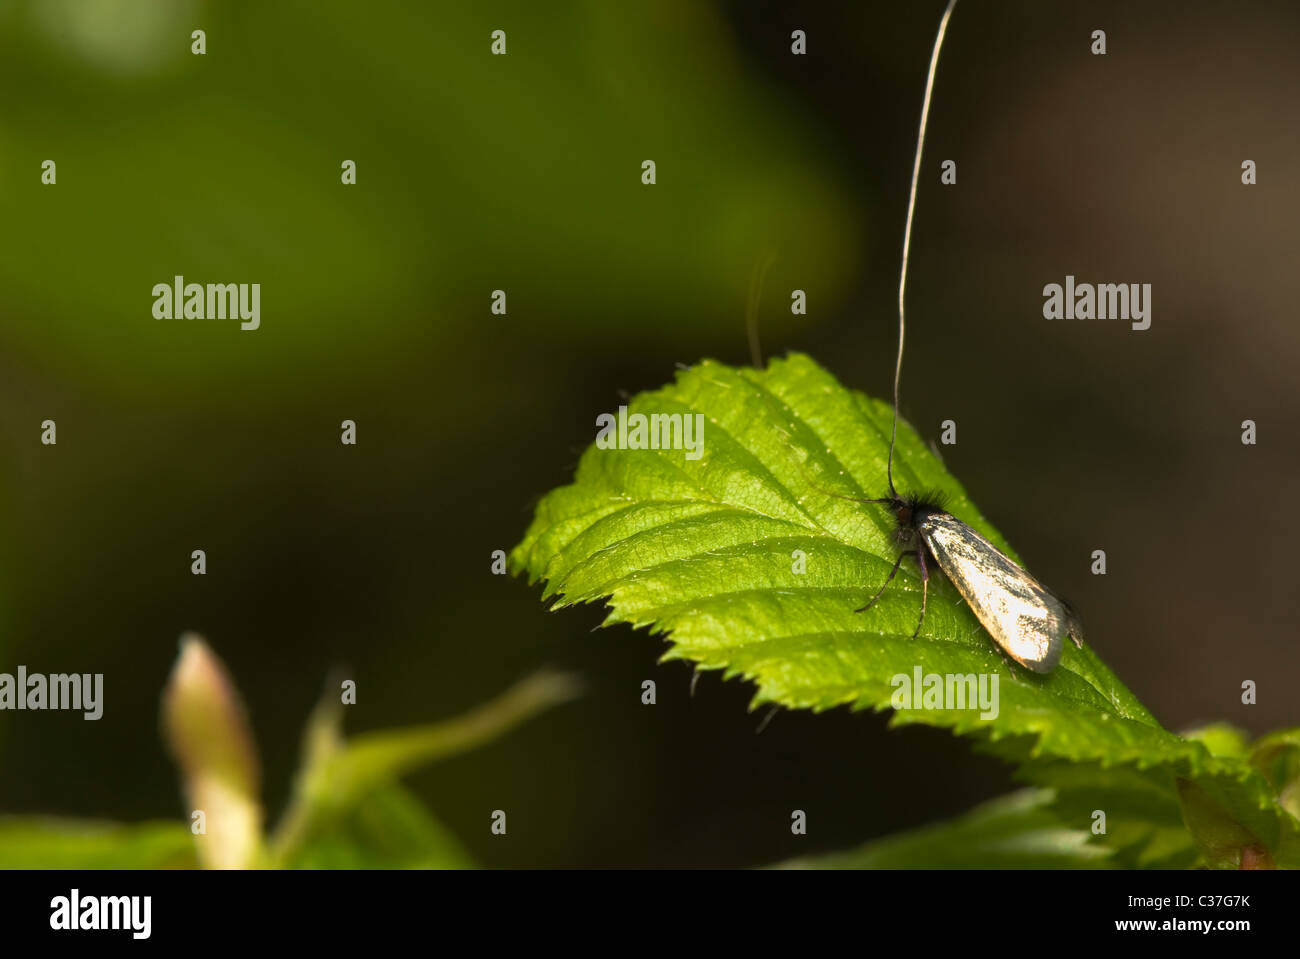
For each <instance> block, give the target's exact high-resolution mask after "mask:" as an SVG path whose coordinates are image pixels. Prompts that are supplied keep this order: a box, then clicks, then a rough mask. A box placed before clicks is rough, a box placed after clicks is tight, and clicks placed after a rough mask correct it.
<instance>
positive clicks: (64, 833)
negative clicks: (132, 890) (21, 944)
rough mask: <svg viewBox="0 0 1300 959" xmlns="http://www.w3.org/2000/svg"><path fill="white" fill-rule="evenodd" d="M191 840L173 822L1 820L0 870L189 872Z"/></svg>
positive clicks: (21, 818) (11, 818) (182, 826)
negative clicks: (146, 870) (126, 824)
mask: <svg viewBox="0 0 1300 959" xmlns="http://www.w3.org/2000/svg"><path fill="white" fill-rule="evenodd" d="M195 864H196V860H195V851H194V839H193V837H192V836H191V835H190V831H189V829H187V828H186V827H185V826H184V825H182V824H180V823H175V822H146V823H140V824H138V825H131V826H124V825H120V824H118V823H111V822H97V821H89V820H81V819H60V818H56V817H45V816H6V817H3V818H0V869H193V868H194V866H195Z"/></svg>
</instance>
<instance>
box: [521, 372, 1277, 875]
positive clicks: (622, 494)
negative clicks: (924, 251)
mask: <svg viewBox="0 0 1300 959" xmlns="http://www.w3.org/2000/svg"><path fill="white" fill-rule="evenodd" d="M628 414H629V416H632V415H635V414H645V415H647V416H651V415H655V414H667V415H675V414H682V415H691V414H702V416H703V420H704V424H705V425H704V442H703V452H702V455H700V456H699V457H698V458H695V459H691V458H688V457H687V456H686V455H685V454H684V451H683V450H681V449H676V450H673V449H664V450H655V449H600V448H598V447H596V446H592V447H591V448H589V449H588V450H587V451H586V453H585V454H584V455H583V457H582V459H581V461H580V463H579V465H578V472H577V477H576V480H575V482H574V483H573V484H572V485H570V486H565V487H563V488H560V489H557V490H555V491H553V492H551V493H550V494H548V495H547V496H546V497H545V498H544V499H543V500H542V502H541V503H540V505H539V506H538V509H537V513H536V516H535V518H534V520H533V522H532V524H531V526H530V527H529V529H528V531H527V533H526V534H525V536H524V539H523V541H522V542H521V543H520V544H519V545H518V546H517V547H516V548H515V550H514V551H513V553H512V556H511V559H512V563H513V565H514V567H515V569H516V570H524V571H527V573H528V575H529V577H530V579H531V580H532V581H537V580H545V581H546V588H545V592H544V597H548V598H553V599H554V603H553V608H556V609H558V608H561V607H564V606H567V605H570V604H573V603H586V602H594V601H598V600H602V599H606V600H608V603H609V606H610V612H609V615H608V617H607V618H606V620H605V625H612V624H615V623H630V624H631V625H633V626H634V627H641V626H647V627H649V628H650V629H651V631H653V632H656V633H663V634H665V635H666V637H667V638H668V640H669V642H670V643H671V647H670V649H669V651H668V652H667V653H666V654H665V657H664V658H665V659H688V660H692V661H694V662H695V663H696V664H697V665H698V667H699V668H702V669H721V670H724V671H725V675H726V676H727V677H733V676H737V677H742V678H744V679H747V680H751V681H753V683H754V684H755V686H756V693H755V696H754V700H753V705H754V706H757V705H759V704H762V703H768V702H770V703H778V704H780V705H783V706H787V707H790V708H808V709H813V710H823V709H829V708H831V707H834V706H839V705H848V706H850V707H851V708H853V709H873V710H883V709H885V708H886V707H889V706H890V705H891V695H892V694H893V692H894V689H895V686H894V684H893V680H894V677H896V676H899V675H905V676H911V675H912V674H913V671H914V669H916V668H918V667H919V668H920V669H921V670H922V672H923V673H925V674H934V673H937V674H960V675H967V674H980V673H997V674H998V675H999V679H1000V682H999V698H1000V708H999V711H998V714H997V716H996V717H995V718H992V719H983V718H981V716H980V713H979V711H978V710H968V709H910V710H900V711H897V712H895V713H894V716H893V719H892V722H893V723H894V724H895V725H899V724H905V723H925V724H929V725H934V726H945V727H949V728H951V729H952V730H953V731H954V732H956V733H960V734H963V735H967V736H971V737H974V738H975V739H976V740H977V741H978V742H979V743H980V745H981V747H982V748H984V749H986V750H989V751H991V752H994V753H996V754H998V755H1000V756H1002V757H1004V758H1006V759H1008V760H1011V761H1013V762H1016V763H1018V764H1020V765H1022V766H1023V767H1024V768H1023V772H1024V775H1025V776H1026V777H1027V778H1030V779H1034V780H1037V781H1039V782H1041V783H1043V784H1044V785H1047V786H1054V785H1056V783H1055V782H1053V779H1054V778H1058V777H1062V776H1063V774H1062V769H1069V768H1070V767H1071V765H1077V766H1078V767H1080V768H1088V769H1090V770H1092V772H1093V773H1094V774H1096V775H1098V776H1101V777H1102V778H1101V780H1099V781H1101V782H1105V783H1106V786H1107V789H1108V790H1111V792H1110V793H1109V795H1111V796H1113V797H1114V798H1116V799H1117V800H1118V799H1120V798H1123V797H1128V798H1133V795H1134V794H1133V793H1132V792H1131V791H1132V790H1133V789H1135V788H1138V783H1137V782H1136V781H1126V780H1124V779H1123V778H1122V777H1118V776H1117V777H1116V778H1115V780H1114V781H1113V782H1110V781H1108V777H1109V770H1113V769H1115V768H1116V767H1120V766H1123V767H1125V768H1126V769H1127V770H1129V771H1130V772H1136V773H1137V774H1138V775H1139V777H1140V778H1141V780H1142V785H1141V788H1142V789H1146V788H1151V789H1155V790H1157V792H1158V795H1159V797H1160V799H1161V802H1158V803H1153V804H1152V805H1151V806H1150V812H1149V814H1144V813H1143V808H1144V807H1143V806H1142V804H1141V803H1140V802H1139V803H1136V804H1125V805H1123V807H1122V812H1121V816H1120V819H1121V820H1122V825H1123V826H1124V828H1123V829H1122V830H1121V833H1122V835H1121V836H1119V837H1107V838H1105V839H1103V841H1106V842H1108V844H1109V845H1111V847H1112V848H1113V849H1117V850H1119V851H1121V852H1123V853H1124V854H1125V855H1127V856H1128V857H1129V860H1130V861H1131V862H1133V863H1135V864H1156V863H1165V862H1170V861H1178V862H1183V861H1184V860H1186V859H1187V858H1188V856H1189V855H1190V854H1189V850H1190V849H1191V848H1192V846H1191V844H1190V843H1189V842H1188V836H1187V832H1186V829H1185V828H1184V829H1179V827H1178V825H1177V823H1175V822H1173V821H1172V810H1173V809H1175V808H1177V809H1180V810H1182V812H1183V814H1184V816H1186V814H1187V811H1188V810H1187V807H1186V802H1187V801H1188V800H1189V797H1192V796H1193V795H1195V797H1196V799H1197V802H1196V804H1195V808H1196V809H1197V810H1199V813H1198V815H1197V817H1196V822H1195V823H1193V822H1190V821H1189V822H1188V823H1187V825H1188V826H1190V827H1191V830H1192V834H1193V836H1195V837H1196V838H1198V839H1206V840H1208V845H1207V843H1206V842H1202V843H1200V850H1201V853H1202V854H1203V855H1204V856H1205V858H1206V861H1208V862H1210V863H1211V864H1213V865H1230V864H1231V863H1230V862H1229V861H1227V860H1225V859H1224V858H1223V856H1222V849H1223V848H1224V847H1225V839H1224V837H1225V836H1227V835H1231V837H1232V838H1233V840H1236V839H1242V840H1245V841H1248V842H1249V841H1254V842H1259V843H1262V844H1263V845H1264V846H1265V847H1267V848H1268V849H1271V850H1273V851H1274V852H1275V853H1278V852H1279V851H1281V850H1283V849H1287V848H1290V846H1291V844H1292V839H1291V838H1290V837H1292V836H1294V834H1295V832H1296V825H1297V824H1296V820H1295V818H1294V816H1292V815H1291V814H1289V813H1287V812H1286V811H1284V810H1283V809H1282V808H1281V807H1280V806H1279V805H1278V803H1277V801H1276V795H1277V790H1276V789H1275V788H1274V787H1273V786H1272V785H1271V784H1270V783H1269V781H1268V779H1267V778H1266V777H1265V775H1263V774H1261V772H1260V771H1259V770H1258V769H1256V768H1255V767H1254V766H1253V765H1252V764H1251V762H1250V761H1249V760H1248V759H1247V758H1246V754H1245V746H1244V744H1241V743H1237V745H1236V748H1235V749H1229V748H1227V745H1228V744H1229V743H1232V742H1236V740H1234V739H1233V737H1232V736H1230V735H1227V734H1225V733H1224V732H1223V730H1221V729H1216V730H1214V731H1213V734H1212V735H1211V736H1209V737H1203V738H1204V741H1202V738H1197V737H1180V736H1177V735H1175V734H1173V733H1171V732H1169V731H1167V730H1165V729H1164V728H1162V727H1161V726H1160V724H1159V723H1158V722H1157V721H1156V720H1155V718H1154V717H1153V716H1152V715H1151V713H1150V712H1148V711H1147V709H1146V708H1145V707H1144V706H1143V705H1142V704H1141V703H1140V702H1138V700H1137V699H1136V697H1134V695H1133V694H1132V693H1131V692H1130V691H1129V690H1128V689H1127V688H1125V686H1124V685H1123V684H1122V683H1121V682H1120V681H1119V680H1118V679H1117V678H1116V676H1115V674H1114V673H1112V672H1111V671H1110V669H1109V668H1108V667H1107V666H1106V665H1105V664H1104V663H1103V662H1102V661H1101V660H1100V659H1099V658H1098V657H1097V655H1096V654H1095V652H1093V650H1092V649H1091V647H1089V646H1085V647H1084V648H1083V649H1075V648H1074V647H1073V646H1072V645H1071V644H1069V643H1067V644H1066V649H1065V654H1064V657H1063V658H1062V661H1061V665H1060V666H1059V667H1058V668H1057V669H1056V670H1054V671H1053V672H1052V673H1051V674H1049V675H1046V676H1040V675H1036V674H1032V673H1028V672H1026V671H1025V670H1022V669H1015V670H1012V669H1011V668H1010V667H1009V665H1008V663H1007V662H1006V661H1005V660H1004V659H1003V657H1002V656H1001V654H1000V653H999V652H998V650H997V648H996V646H995V645H994V643H993V641H992V640H991V638H990V637H989V636H988V634H987V633H986V632H985V630H984V629H983V627H982V626H981V625H980V624H979V621H978V620H977V619H976V617H975V615H974V613H973V612H972V611H971V610H970V608H969V607H968V606H967V605H966V604H965V602H964V601H962V599H961V597H960V595H959V594H958V593H957V591H956V589H955V588H954V587H953V586H952V585H951V584H950V583H949V582H947V580H946V579H945V578H944V577H942V576H936V577H932V578H931V582H930V600H929V609H928V612H927V615H926V619H925V624H924V628H923V629H922V631H921V633H920V635H919V636H918V637H917V638H916V639H912V638H911V635H912V631H913V629H914V627H915V623H916V617H917V613H918V610H919V606H920V576H919V574H918V573H917V572H916V570H915V568H914V567H909V566H908V565H907V564H905V565H904V566H903V568H902V569H901V570H900V572H899V574H898V576H897V577H896V578H895V580H894V583H893V584H892V585H891V587H890V588H889V589H888V590H886V591H885V593H884V594H883V596H882V597H881V599H880V600H879V602H877V604H876V605H875V606H873V607H872V608H871V609H870V610H869V611H868V612H866V613H865V614H859V613H855V612H854V609H855V608H856V607H859V606H861V605H862V603H863V602H864V600H866V599H867V598H868V597H869V596H870V595H871V594H872V593H873V592H874V591H875V589H876V588H877V586H878V585H879V584H881V583H883V582H884V580H885V578H886V576H887V575H888V574H889V571H890V569H891V567H892V566H893V564H894V561H895V558H896V556H897V547H896V546H895V545H894V544H893V542H892V541H891V538H890V532H891V529H892V517H891V516H889V515H888V512H887V510H885V509H884V508H882V507H881V506H878V505H864V504H861V503H855V502H849V501H847V500H846V499H844V498H843V497H858V498H869V497H878V496H881V495H882V494H883V493H884V492H885V491H886V490H885V467H886V459H887V456H888V451H889V436H890V427H891V416H892V411H891V408H890V406H889V405H888V404H886V403H883V402H880V401H877V400H872V399H870V398H868V397H866V396H863V395H862V394H859V393H855V392H851V391H849V390H846V389H845V388H843V387H842V386H841V385H840V384H839V383H838V382H836V381H835V379H834V378H833V377H832V376H831V375H830V374H829V373H827V372H826V371H825V370H823V369H822V368H821V367H819V366H818V365H817V364H816V363H815V362H813V361H812V360H811V359H809V358H808V357H806V356H802V355H798V354H795V355H792V356H790V357H788V358H787V359H784V360H775V361H773V362H772V364H771V366H770V367H769V368H768V369H766V370H754V369H736V368H732V367H728V366H724V365H722V364H719V363H715V362H711V361H705V362H702V363H700V364H699V365H697V366H695V367H693V368H691V369H689V370H686V371H683V372H682V373H680V374H679V375H678V377H677V380H676V382H675V383H673V384H671V385H669V386H666V387H664V388H663V389H661V390H658V391H655V392H651V393H645V394H641V395H639V396H637V397H635V398H634V399H633V400H632V401H631V402H630V403H629V404H628ZM894 476H895V485H896V486H897V487H898V488H899V489H900V490H901V491H909V490H910V491H937V492H939V493H941V494H943V496H944V498H945V502H946V504H947V508H948V509H949V510H950V511H951V512H952V513H953V514H954V515H955V516H957V517H958V518H960V519H962V520H964V521H965V522H967V523H968V524H970V525H971V526H973V527H974V528H975V529H977V530H979V531H980V532H981V533H982V534H984V535H985V536H986V537H987V538H988V539H989V540H990V541H991V542H993V543H994V544H995V545H997V546H998V547H999V548H1001V549H1003V550H1004V551H1005V552H1006V553H1007V554H1008V555H1010V556H1012V557H1015V555H1016V554H1015V552H1014V551H1013V550H1012V549H1011V548H1010V546H1009V545H1008V544H1007V543H1006V542H1005V540H1004V539H1003V538H1002V536H1001V535H1000V534H999V533H998V531H997V530H995V529H993V528H992V527H991V526H990V525H989V524H988V522H987V521H986V520H985V519H984V517H983V516H982V515H981V514H980V513H979V511H978V510H977V509H976V508H975V506H974V504H972V503H971V502H970V500H969V498H968V497H967V495H966V493H965V491H964V490H963V489H962V487H961V484H960V483H958V482H957V480H956V479H955V478H954V477H953V476H952V475H951V474H949V473H948V472H947V471H946V470H945V469H944V467H943V465H942V464H941V463H940V462H939V460H938V459H937V458H936V457H935V456H934V455H933V454H932V453H931V452H930V451H929V450H927V449H926V447H925V444H924V443H923V442H922V440H921V438H920V437H919V436H918V435H917V434H916V432H915V431H914V430H913V429H912V428H911V427H910V426H909V425H907V424H906V423H902V424H900V426H899V433H898V448H897V451H896V454H895V459H894ZM799 551H801V552H802V553H803V554H804V555H805V556H806V566H805V569H804V571H802V572H800V571H798V570H797V569H796V562H795V557H796V556H797V554H798V552H799ZM1278 749H1279V750H1280V749H1282V747H1281V746H1279V747H1278ZM1275 765H1276V763H1275ZM1183 781H1186V782H1193V783H1195V784H1196V787H1197V790H1198V791H1199V792H1196V793H1193V792H1191V791H1189V790H1187V789H1185V788H1182V789H1180V787H1179V785H1178V783H1179V782H1183ZM1062 785H1063V786H1065V787H1067V788H1065V789H1063V791H1062V795H1063V796H1064V797H1065V798H1064V800H1063V802H1066V803H1067V804H1068V801H1069V800H1071V798H1072V797H1073V794H1072V792H1071V789H1070V788H1069V787H1071V786H1077V785H1079V784H1078V783H1070V782H1064V783H1062ZM1180 796H1181V797H1182V800H1181V801H1180ZM1089 808H1097V807H1096V804H1095V803H1094V805H1093V806H1091V807H1089ZM1225 817H1226V819H1227V820H1228V821H1230V822H1231V823H1233V824H1235V825H1236V826H1237V827H1239V828H1240V830H1241V833H1240V834H1237V833H1225V832H1224V830H1223V829H1222V828H1219V827H1220V826H1221V825H1222V822H1221V820H1222V819H1223V818H1225ZM1211 824H1217V825H1214V826H1213V828H1211ZM1086 826H1087V824H1086V823H1081V824H1080V827H1081V828H1086ZM1201 827H1204V830H1205V835H1204V836H1202V835H1201V833H1200V832H1198V829H1200V828H1201ZM1170 830H1173V833H1174V834H1173V835H1171V834H1170ZM1179 840H1181V845H1180V842H1179ZM1240 848H1241V844H1238V846H1237V847H1236V853H1235V855H1237V856H1238V858H1239V855H1240Z"/></svg>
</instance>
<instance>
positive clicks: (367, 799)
mask: <svg viewBox="0 0 1300 959" xmlns="http://www.w3.org/2000/svg"><path fill="white" fill-rule="evenodd" d="M283 865H284V866H286V867H287V868H290V869H466V868H470V867H472V866H473V865H474V861H473V859H471V858H470V855H469V853H467V852H466V851H465V848H464V847H463V846H462V845H461V844H460V842H459V841H458V840H457V839H456V838H455V837H454V836H453V835H452V834H451V833H450V832H449V831H448V830H447V828H446V827H445V826H443V825H442V823H440V822H438V820H437V819H435V818H434V817H433V816H432V815H431V814H430V813H429V811H428V810H427V809H425V808H424V806H423V805H421V803H420V801H419V800H417V799H416V798H415V797H414V796H412V795H411V794H410V793H409V792H408V791H407V790H405V789H403V788H402V787H401V786H399V785H396V784H395V783H389V784H387V785H377V786H374V787H373V788H371V789H370V790H368V791H367V793H366V794H365V796H363V797H362V798H361V799H360V800H358V801H357V802H355V803H354V804H352V805H351V806H350V807H348V808H347V809H344V810H337V811H331V812H327V813H325V814H324V815H322V816H320V817H319V818H318V819H316V820H314V821H313V823H312V826H311V828H310V832H309V833H308V834H307V835H305V836H304V837H303V839H302V841H301V843H299V844H298V846H297V847H296V848H295V849H293V850H292V853H291V856H290V858H289V859H288V861H286V862H284V863H283Z"/></svg>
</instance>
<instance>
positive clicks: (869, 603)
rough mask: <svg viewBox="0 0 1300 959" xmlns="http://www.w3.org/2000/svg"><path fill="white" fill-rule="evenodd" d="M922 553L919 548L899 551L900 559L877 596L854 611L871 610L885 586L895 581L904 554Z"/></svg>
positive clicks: (922, 566) (923, 567)
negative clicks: (903, 551)
mask: <svg viewBox="0 0 1300 959" xmlns="http://www.w3.org/2000/svg"><path fill="white" fill-rule="evenodd" d="M920 555H921V553H920V552H919V551H918V550H914V549H909V550H908V551H907V552H905V553H899V554H898V560H897V561H896V562H895V563H894V568H893V569H891V570H890V571H889V576H888V577H886V579H885V582H884V585H882V586H881V587H880V589H878V590H876V595H875V596H872V597H871V598H870V599H869V600H867V605H865V606H860V607H859V608H857V609H855V610H854V611H853V612H855V613H865V612H866V611H867V610H869V609H870V608H871V604H872V603H874V602H875V601H876V600H878V599H880V594H881V593H883V592H884V591H885V586H888V585H889V584H890V583H892V582H893V581H894V577H895V576H896V575H898V567H899V565H900V564H901V563H902V562H903V557H904V556H917V557H919V556H920ZM921 569H922V570H924V569H925V561H924V560H922V561H921Z"/></svg>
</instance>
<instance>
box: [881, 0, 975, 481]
mask: <svg viewBox="0 0 1300 959" xmlns="http://www.w3.org/2000/svg"><path fill="white" fill-rule="evenodd" d="M955 6H957V0H948V8H947V9H946V10H944V12H943V19H942V20H940V21H939V32H938V33H937V34H935V37H934V51H933V52H932V53H931V54H930V72H929V73H928V74H926V77H925V99H924V100H923V101H922V102H921V127H920V129H919V130H917V132H916V159H915V160H913V161H912V194H911V196H910V197H909V198H908V201H907V226H906V227H905V228H904V230H903V268H902V270H901V271H900V272H899V275H898V361H897V362H896V363H895V364H894V428H893V430H892V431H891V432H890V434H889V465H888V466H887V467H886V469H885V472H886V475H887V476H888V478H889V495H890V496H894V497H896V496H897V495H898V494H897V493H896V492H895V491H894V441H895V440H896V439H898V383H899V381H900V380H901V379H902V376H903V332H904V330H905V328H906V322H905V321H904V319H903V291H904V290H906V289H907V254H908V251H909V250H910V249H911V246H912V214H913V213H914V212H915V211H916V182H917V180H919V179H920V177H921V151H922V150H923V149H924V147H925V124H926V121H927V120H929V118H930V94H931V93H932V92H933V91H934V75H935V73H936V72H937V71H938V69H939V48H940V47H942V46H943V35H944V34H945V33H947V32H948V18H949V17H951V16H952V8H953V7H955Z"/></svg>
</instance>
